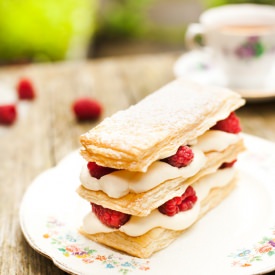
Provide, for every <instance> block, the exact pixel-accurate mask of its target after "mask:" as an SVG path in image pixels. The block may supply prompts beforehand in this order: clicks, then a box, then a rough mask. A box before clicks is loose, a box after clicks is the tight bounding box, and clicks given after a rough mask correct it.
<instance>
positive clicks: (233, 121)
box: [212, 112, 242, 134]
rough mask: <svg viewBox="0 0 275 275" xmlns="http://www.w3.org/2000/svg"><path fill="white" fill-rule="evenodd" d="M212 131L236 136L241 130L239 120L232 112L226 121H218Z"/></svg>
mask: <svg viewBox="0 0 275 275" xmlns="http://www.w3.org/2000/svg"><path fill="white" fill-rule="evenodd" d="M212 129H214V130H220V131H224V132H228V133H232V134H238V133H239V132H240V131H241V130H242V129H241V125H240V120H239V118H238V117H237V116H236V114H235V113H234V112H232V113H231V114H230V115H229V116H228V117H227V118H226V119H224V120H220V121H218V122H217V124H216V125H215V126H213V127H212Z"/></svg>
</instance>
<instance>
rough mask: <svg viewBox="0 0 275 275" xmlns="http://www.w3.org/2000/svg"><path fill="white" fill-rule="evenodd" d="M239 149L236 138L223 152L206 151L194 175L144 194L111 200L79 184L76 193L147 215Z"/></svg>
mask: <svg viewBox="0 0 275 275" xmlns="http://www.w3.org/2000/svg"><path fill="white" fill-rule="evenodd" d="M243 150H244V144H243V140H239V142H238V143H237V144H232V145H230V146H229V147H228V148H227V149H225V150H224V151H223V152H209V153H207V154H206V157H207V161H206V166H205V167H204V168H203V169H202V170H201V171H200V172H199V173H197V174H196V175H195V176H193V177H191V178H189V179H186V180H185V181H184V182H183V180H184V179H182V178H177V179H173V180H168V181H166V182H164V183H162V184H160V185H158V186H156V187H155V188H153V189H151V190H149V191H147V192H144V193H139V194H134V193H129V194H127V195H125V196H124V197H122V198H119V199H115V198H110V197H109V196H108V195H106V194H105V193H104V192H102V191H92V190H88V189H86V188H85V187H83V186H80V187H79V188H78V189H77V192H78V194H79V195H80V196H81V197H82V198H84V199H86V200H88V201H90V202H93V203H96V204H100V205H102V206H103V207H106V208H110V209H113V210H117V211H120V212H123V213H127V214H130V215H134V216H147V215H148V214H149V213H150V212H151V211H152V210H153V209H156V208H157V207H158V206H160V205H162V204H163V203H164V202H166V201H168V200H169V199H171V198H173V197H175V196H181V195H182V193H184V191H185V188H186V185H190V184H192V183H194V182H195V181H197V180H198V179H199V178H201V177H202V176H204V175H206V174H209V173H213V172H214V171H215V170H216V169H217V168H218V167H219V166H220V165H221V164H222V163H224V162H231V161H233V160H234V159H236V158H237V155H238V154H239V153H240V152H242V151H243ZM183 183H184V184H183Z"/></svg>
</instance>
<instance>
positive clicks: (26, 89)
mask: <svg viewBox="0 0 275 275" xmlns="http://www.w3.org/2000/svg"><path fill="white" fill-rule="evenodd" d="M17 94H18V97H19V99H28V100H32V99H34V98H35V91H34V88H33V85H32V83H31V81H30V80H29V79H27V78H22V79H20V80H19V82H18V84H17Z"/></svg>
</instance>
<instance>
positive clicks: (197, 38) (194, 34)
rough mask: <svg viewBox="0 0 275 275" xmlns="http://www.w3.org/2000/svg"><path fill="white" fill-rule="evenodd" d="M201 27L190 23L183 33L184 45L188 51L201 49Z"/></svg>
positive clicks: (202, 33) (202, 32)
mask: <svg viewBox="0 0 275 275" xmlns="http://www.w3.org/2000/svg"><path fill="white" fill-rule="evenodd" d="M203 35H204V31H203V27H202V25H201V24H199V23H192V24H190V25H189V26H188V27H187V30H186V33H185V44H186V47H187V48H188V49H189V50H193V49H197V48H202V47H203Z"/></svg>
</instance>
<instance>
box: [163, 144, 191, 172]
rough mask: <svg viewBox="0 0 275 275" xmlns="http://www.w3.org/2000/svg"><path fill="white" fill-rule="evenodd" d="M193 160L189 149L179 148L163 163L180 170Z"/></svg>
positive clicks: (186, 147) (185, 147)
mask: <svg viewBox="0 0 275 275" xmlns="http://www.w3.org/2000/svg"><path fill="white" fill-rule="evenodd" d="M193 158H194V154H193V151H192V149H191V148H190V147H188V146H180V147H179V149H178V151H177V153H176V154H175V155H173V156H170V157H168V158H166V159H163V161H165V162H167V163H169V164H170V165H172V166H174V167H178V168H181V167H185V166H187V165H189V164H190V163H191V162H192V160H193Z"/></svg>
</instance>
